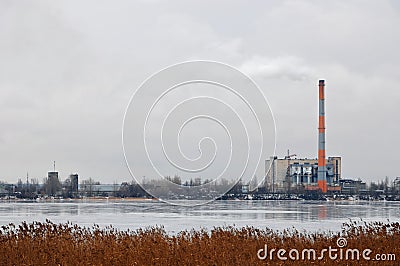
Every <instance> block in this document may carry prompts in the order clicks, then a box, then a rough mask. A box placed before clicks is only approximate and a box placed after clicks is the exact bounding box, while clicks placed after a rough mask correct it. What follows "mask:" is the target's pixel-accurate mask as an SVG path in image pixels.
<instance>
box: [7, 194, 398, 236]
mask: <svg viewBox="0 0 400 266" xmlns="http://www.w3.org/2000/svg"><path fill="white" fill-rule="evenodd" d="M46 219H50V220H51V221H52V222H56V223H63V222H67V221H70V222H73V223H77V224H79V225H83V226H91V225H93V224H98V225H100V226H107V225H113V227H116V228H118V229H127V228H131V229H136V228H144V227H148V226H154V225H162V226H164V227H165V229H166V230H167V231H168V232H172V233H174V232H178V231H181V230H185V229H187V230H190V229H192V228H195V229H199V228H206V229H212V228H213V227H214V226H227V225H236V226H240V227H241V226H254V227H258V228H265V227H269V228H271V229H285V228H290V227H295V228H297V229H299V230H307V231H318V230H320V231H328V230H330V231H339V230H340V229H341V225H342V223H344V222H348V221H350V219H351V220H358V221H359V220H361V219H362V220H363V221H387V220H390V221H400V203H397V202H362V201H351V202H311V201H216V202H213V203H210V204H207V205H202V206H197V207H179V206H172V205H168V204H165V203H161V202H156V201H123V200H119V201H111V200H110V201H108V200H101V201H100V200H99V201H93V200H91V201H89V200H87V201H69V200H65V201H62V202H45V203H44V202H0V224H8V223H10V222H12V223H16V224H18V223H20V222H22V221H28V222H31V221H45V220H46Z"/></svg>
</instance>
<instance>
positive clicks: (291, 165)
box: [265, 156, 342, 192]
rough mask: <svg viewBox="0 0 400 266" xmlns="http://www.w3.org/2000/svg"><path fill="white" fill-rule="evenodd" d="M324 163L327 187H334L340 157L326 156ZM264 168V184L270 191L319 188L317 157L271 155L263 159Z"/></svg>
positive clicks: (336, 181) (339, 170)
mask: <svg viewBox="0 0 400 266" xmlns="http://www.w3.org/2000/svg"><path fill="white" fill-rule="evenodd" d="M325 165H326V166H325V167H326V182H327V189H329V188H330V187H331V188H332V187H336V186H337V185H338V184H339V180H340V179H341V173H342V158H341V157H337V156H336V157H328V159H327V160H326V163H325ZM265 170H266V179H265V186H266V189H267V190H268V191H270V192H285V191H289V190H294V189H298V188H304V189H307V190H315V189H314V188H319V187H318V159H307V158H299V159H298V158H295V159H292V158H290V157H289V158H288V156H286V157H285V158H280V159H279V158H277V157H271V158H270V159H269V160H266V161H265Z"/></svg>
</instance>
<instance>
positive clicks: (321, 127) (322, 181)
mask: <svg viewBox="0 0 400 266" xmlns="http://www.w3.org/2000/svg"><path fill="white" fill-rule="evenodd" d="M318 187H319V189H321V191H322V192H323V193H326V192H327V190H328V187H327V183H326V152H325V81H324V80H320V81H319V123H318Z"/></svg>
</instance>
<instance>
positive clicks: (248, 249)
mask: <svg viewBox="0 0 400 266" xmlns="http://www.w3.org/2000/svg"><path fill="white" fill-rule="evenodd" d="M339 237H344V238H345V239H346V241H347V246H346V247H345V248H351V249H358V250H360V252H362V250H364V249H371V250H372V253H371V254H369V257H371V260H369V261H367V260H364V259H363V258H360V260H345V259H342V260H340V259H336V260H332V259H330V258H329V256H328V255H327V254H326V256H325V257H324V258H323V259H321V260H318V259H316V260H302V259H301V258H300V259H299V260H293V259H289V258H288V259H287V260H280V259H278V258H277V256H276V253H275V254H274V256H273V258H272V260H270V258H267V259H265V260H260V259H259V258H258V256H257V252H258V251H259V250H260V249H263V248H264V247H265V245H267V246H268V250H269V251H270V250H271V249H274V248H275V249H276V250H278V249H285V250H287V251H288V252H289V250H291V249H297V250H299V251H300V252H301V250H302V249H311V248H312V249H315V250H317V251H319V250H322V249H324V248H328V247H329V246H332V247H333V248H338V246H337V240H338V238H339ZM399 243H400V224H399V223H390V222H387V223H382V222H372V223H365V222H362V221H358V222H351V221H350V222H348V223H346V224H344V225H343V228H342V231H341V232H337V233H334V232H325V233H321V232H320V233H311V232H299V231H297V230H296V229H294V228H292V229H288V230H284V231H274V230H270V229H257V228H253V227H243V228H236V227H222V228H213V229H212V230H209V231H207V230H192V231H182V232H180V233H178V234H172V235H171V234H168V233H166V231H165V230H164V229H163V228H162V227H151V228H146V229H138V230H134V231H131V230H126V231H119V230H117V229H115V228H113V227H112V226H109V227H106V228H100V227H99V226H97V225H94V226H93V227H90V228H89V227H81V226H78V225H75V224H71V223H65V224H55V223H52V222H51V221H49V220H47V221H46V222H33V223H26V222H24V223H22V224H20V225H14V224H8V225H3V226H1V227H0V265H265V264H268V265H311V264H314V265H399V260H400V245H399ZM345 248H344V249H345ZM269 251H268V253H269ZM262 253H263V252H262ZM375 254H395V255H396V257H395V258H393V257H392V258H391V260H387V261H373V260H372V259H373V258H374V256H375ZM285 255H286V256H288V253H286V254H285ZM397 256H399V257H397ZM396 260H397V261H396Z"/></svg>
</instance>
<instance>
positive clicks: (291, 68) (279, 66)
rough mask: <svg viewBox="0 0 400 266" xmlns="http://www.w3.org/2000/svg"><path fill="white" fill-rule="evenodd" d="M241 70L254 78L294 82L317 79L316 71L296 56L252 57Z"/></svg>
mask: <svg viewBox="0 0 400 266" xmlns="http://www.w3.org/2000/svg"><path fill="white" fill-rule="evenodd" d="M240 70H242V71H243V72H244V73H246V74H247V75H250V76H254V77H256V76H258V77H263V78H278V79H282V78H284V79H288V80H293V81H303V80H313V79H316V75H315V71H314V69H313V68H311V67H309V66H307V65H306V64H305V63H304V62H303V60H302V59H300V58H298V57H295V56H282V57H278V58H272V59H271V58H265V57H260V56H256V57H252V58H251V59H250V60H248V61H245V62H244V63H243V64H242V65H241V67H240Z"/></svg>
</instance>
